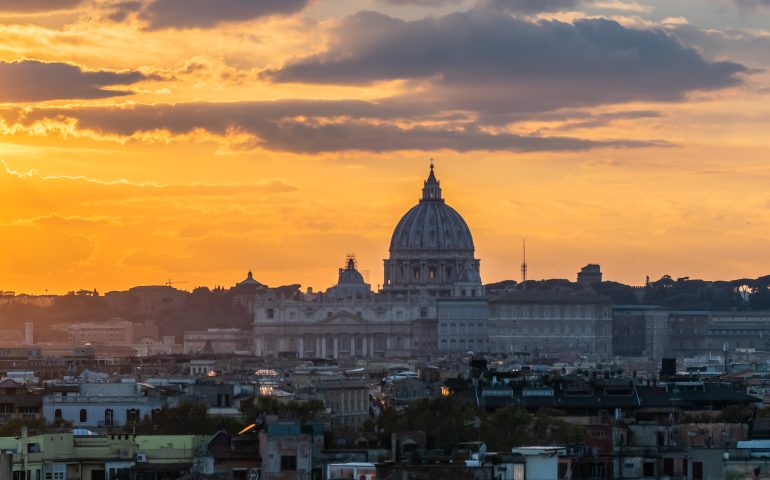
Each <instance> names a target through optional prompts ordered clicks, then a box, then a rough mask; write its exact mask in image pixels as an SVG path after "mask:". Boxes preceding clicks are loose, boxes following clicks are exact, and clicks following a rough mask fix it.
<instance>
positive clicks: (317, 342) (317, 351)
mask: <svg viewBox="0 0 770 480" xmlns="http://www.w3.org/2000/svg"><path fill="white" fill-rule="evenodd" d="M315 356H316V358H318V357H320V356H321V336H320V335H318V334H316V336H315Z"/></svg>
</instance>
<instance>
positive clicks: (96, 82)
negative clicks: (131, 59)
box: [0, 60, 145, 102]
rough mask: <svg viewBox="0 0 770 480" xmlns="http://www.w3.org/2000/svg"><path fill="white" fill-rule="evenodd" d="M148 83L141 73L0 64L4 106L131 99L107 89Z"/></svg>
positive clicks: (66, 65) (0, 96)
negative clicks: (57, 100) (116, 98)
mask: <svg viewBox="0 0 770 480" xmlns="http://www.w3.org/2000/svg"><path fill="white" fill-rule="evenodd" d="M144 79H145V76H144V75H143V74H142V73H140V72H135V71H134V72H113V71H108V70H100V71H85V70H83V69H81V68H80V67H79V66H77V65H72V64H69V63H59V62H50V63H49V62H40V61H37V60H20V61H16V62H0V102H39V101H45V100H56V99H94V98H106V97H115V96H120V95H129V94H130V93H131V92H129V91H125V90H112V89H106V88H105V87H112V86H116V85H130V84H133V83H137V82H139V81H142V80H144Z"/></svg>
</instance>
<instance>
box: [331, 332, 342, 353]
mask: <svg viewBox="0 0 770 480" xmlns="http://www.w3.org/2000/svg"><path fill="white" fill-rule="evenodd" d="M332 343H333V345H334V358H340V341H339V338H337V335H335V336H334V338H333V339H332Z"/></svg>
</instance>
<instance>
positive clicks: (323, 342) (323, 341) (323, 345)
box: [321, 335, 328, 358]
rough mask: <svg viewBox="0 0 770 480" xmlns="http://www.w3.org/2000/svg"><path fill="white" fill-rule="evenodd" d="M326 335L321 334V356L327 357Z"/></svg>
mask: <svg viewBox="0 0 770 480" xmlns="http://www.w3.org/2000/svg"><path fill="white" fill-rule="evenodd" d="M327 343H328V341H327V340H326V335H321V358H326V344H327Z"/></svg>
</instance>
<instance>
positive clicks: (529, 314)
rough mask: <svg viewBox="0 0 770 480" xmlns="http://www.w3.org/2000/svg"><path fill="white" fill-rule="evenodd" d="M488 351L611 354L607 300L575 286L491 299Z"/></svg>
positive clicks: (516, 293) (609, 312) (610, 305)
mask: <svg viewBox="0 0 770 480" xmlns="http://www.w3.org/2000/svg"><path fill="white" fill-rule="evenodd" d="M487 334H488V337H489V350H490V351H492V352H499V353H508V354H512V353H532V354H549V353H561V354H563V353H566V352H576V353H581V354H593V355H600V356H602V355H606V356H610V355H612V304H611V302H610V300H609V299H608V298H606V297H604V296H601V295H597V294H594V293H591V292H587V291H578V290H549V291H541V290H536V291H528V290H518V291H514V292H510V293H507V294H504V295H501V296H499V297H497V298H494V299H491V300H490V302H489V324H488V327H487Z"/></svg>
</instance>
